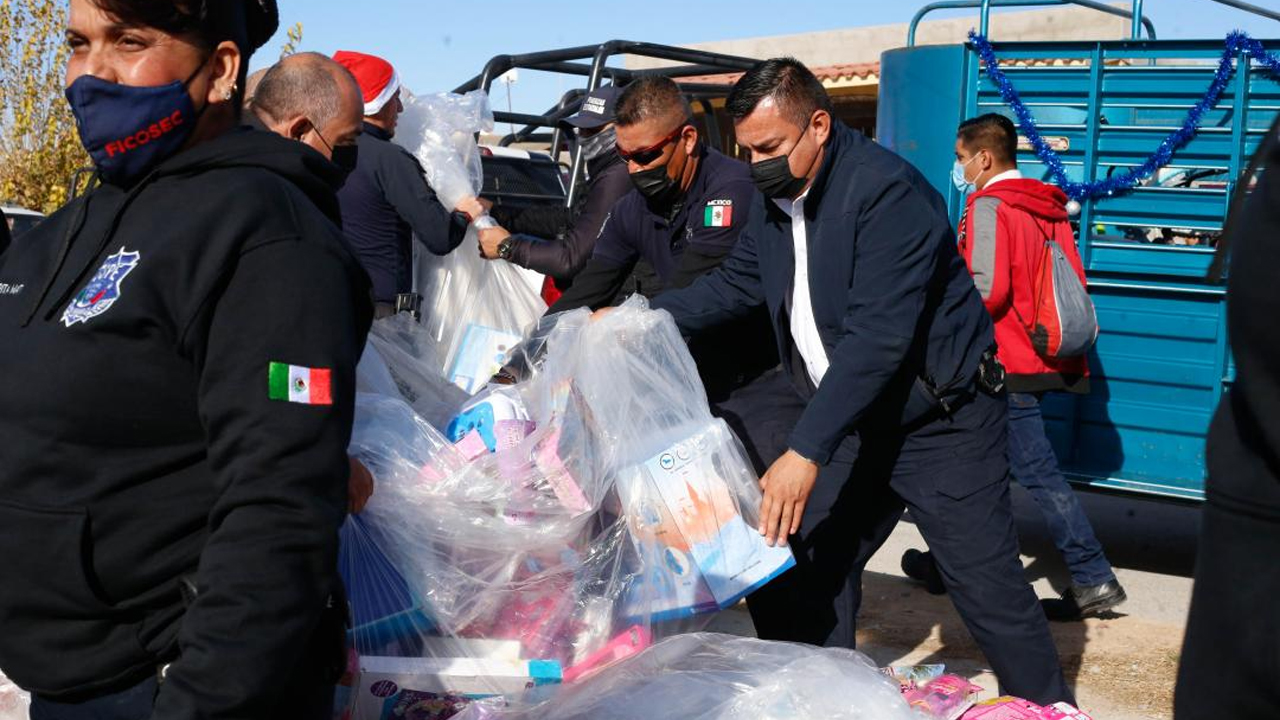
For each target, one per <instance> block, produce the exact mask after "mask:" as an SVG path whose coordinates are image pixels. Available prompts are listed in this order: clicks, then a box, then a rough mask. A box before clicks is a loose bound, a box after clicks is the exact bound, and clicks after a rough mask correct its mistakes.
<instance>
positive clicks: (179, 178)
mask: <svg viewBox="0 0 1280 720" xmlns="http://www.w3.org/2000/svg"><path fill="white" fill-rule="evenodd" d="M276 24H277V19H276V12H275V4H274V2H273V1H272V0H175V1H174V2H165V3H157V2H148V1H145V0H71V4H70V14H69V20H68V27H67V37H68V42H69V44H70V46H71V58H70V61H69V63H68V67H67V85H68V88H67V96H68V100H69V101H70V103H71V105H72V108H73V110H74V112H75V115H76V118H77V121H78V123H79V129H80V135H81V138H82V139H83V141H84V144H85V146H86V148H87V149H88V150H89V152H90V154H91V156H92V157H93V159H94V162H95V163H96V165H97V167H98V171H99V176H100V178H101V181H102V182H101V184H100V185H99V187H98V188H96V189H95V190H94V191H93V192H91V193H89V194H87V195H86V196H84V197H81V198H79V199H77V200H76V201H75V202H73V203H71V204H70V205H68V206H67V207H65V208H63V209H62V210H60V211H58V212H57V213H55V214H54V215H53V216H51V217H50V218H49V219H48V220H46V221H45V222H44V223H42V224H41V225H40V226H39V227H38V228H36V229H35V230H33V231H32V233H31V236H30V237H29V238H26V239H28V240H30V242H23V243H21V244H20V245H19V246H17V247H14V248H12V249H11V250H10V251H9V252H8V253H6V254H5V255H4V256H3V257H2V258H0V285H3V286H4V287H9V288H12V289H13V290H12V291H11V292H8V293H4V294H0V347H3V348H5V352H4V353H2V354H0V377H4V378H5V382H4V383H0V457H2V458H3V459H4V462H3V464H0V557H3V558H5V561H4V562H3V563H0V587H3V588H4V592H2V593H0V627H3V628H4V633H3V634H0V671H3V672H4V673H5V674H6V675H8V676H9V677H10V678H11V679H13V680H14V681H15V682H17V683H18V684H19V685H21V686H22V687H24V688H26V689H28V690H30V691H31V692H32V694H33V696H34V699H33V705H32V709H31V713H32V717H33V718H37V719H40V718H54V719H58V720H63V719H79V718H95V719H107V720H126V719H132V718H149V717H166V718H168V717H201V718H232V717H234V718H282V717H289V718H320V717H327V711H328V707H327V706H329V705H330V704H331V700H332V680H333V677H334V675H333V671H335V670H337V669H340V667H341V664H342V651H341V641H342V629H341V628H342V624H341V619H340V617H339V616H338V615H337V613H338V608H339V607H340V605H341V603H340V601H337V600H336V599H337V598H338V597H339V595H338V593H337V589H338V580H337V575H336V572H335V566H336V555H337V529H338V527H339V525H340V523H341V522H342V519H343V513H344V510H345V508H346V504H347V496H346V480H347V473H348V465H347V459H346V456H345V449H346V445H347V442H348V440H349V434H350V429H351V419H352V406H353V394H354V393H353V388H354V369H355V365H356V362H357V360H358V358H359V354H360V351H361V348H362V347H363V342H364V335H365V332H366V331H367V329H368V324H369V318H370V316H371V313H372V308H371V307H370V305H369V301H368V290H367V281H366V280H365V279H364V278H363V274H362V273H361V271H360V269H359V267H358V266H357V265H356V263H355V261H354V260H353V259H352V258H351V257H350V255H349V254H348V253H347V251H346V250H345V248H344V244H343V242H342V238H341V235H340V232H339V231H338V229H337V226H336V225H335V224H334V222H333V221H334V219H335V218H336V217H337V214H336V202H335V199H334V194H333V184H332V183H333V181H334V180H335V179H336V178H335V175H336V170H335V169H334V167H333V165H332V164H331V163H329V162H327V161H325V160H324V158H323V157H321V156H320V155H318V154H317V153H314V152H312V151H310V150H308V149H306V148H305V147H303V146H302V145H301V144H300V143H296V142H292V141H289V140H286V139H284V138H280V137H276V136H273V135H270V134H267V133H259V132H247V131H246V132H239V131H236V130H235V128H236V127H237V125H238V111H239V108H240V104H241V103H240V98H239V97H238V96H239V87H240V86H242V85H243V77H244V68H245V66H246V64H247V62H248V56H249V53H250V52H252V50H253V49H255V48H257V47H258V46H260V45H261V44H262V43H263V42H265V41H266V40H267V39H268V38H269V37H270V36H271V34H272V32H273V31H274V29H275V27H276ZM317 288H323V292H316V289H317Z"/></svg>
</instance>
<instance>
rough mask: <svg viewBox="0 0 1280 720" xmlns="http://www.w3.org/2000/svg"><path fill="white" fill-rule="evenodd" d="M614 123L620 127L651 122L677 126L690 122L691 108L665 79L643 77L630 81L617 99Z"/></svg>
mask: <svg viewBox="0 0 1280 720" xmlns="http://www.w3.org/2000/svg"><path fill="white" fill-rule="evenodd" d="M617 116H618V117H617V123H618V124H619V125H621V126H623V127H627V126H630V125H635V124H636V123H641V122H644V121H646V120H652V119H654V118H661V119H667V118H670V119H671V120H674V121H678V122H689V121H690V120H692V119H693V108H691V107H689V101H688V100H687V99H686V98H685V96H684V93H682V92H680V86H679V85H676V83H675V81H674V80H672V79H671V78H669V77H663V76H661V75H647V76H645V77H642V78H640V79H638V80H635V81H633V82H632V83H630V84H629V85H627V87H626V88H624V89H623V91H622V95H620V96H619V97H618V106H617Z"/></svg>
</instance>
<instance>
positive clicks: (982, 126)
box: [956, 113, 1018, 165]
mask: <svg viewBox="0 0 1280 720" xmlns="http://www.w3.org/2000/svg"><path fill="white" fill-rule="evenodd" d="M956 137H957V138H959V139H960V142H962V143H964V146H965V147H966V148H968V149H969V150H972V151H974V152H976V151H978V150H986V151H987V152H989V153H991V154H992V155H993V156H994V157H995V159H996V160H999V161H1001V162H1006V163H1013V164H1014V165H1017V164H1018V129H1017V128H1015V127H1014V126H1013V121H1012V120H1010V119H1009V118H1007V117H1005V116H1004V115H1001V114H999V113H987V114H986V115H979V116H978V117H975V118H969V119H968V120H965V121H964V122H962V123H960V129H959V130H957V131H956Z"/></svg>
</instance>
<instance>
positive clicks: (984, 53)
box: [969, 30, 1280, 201]
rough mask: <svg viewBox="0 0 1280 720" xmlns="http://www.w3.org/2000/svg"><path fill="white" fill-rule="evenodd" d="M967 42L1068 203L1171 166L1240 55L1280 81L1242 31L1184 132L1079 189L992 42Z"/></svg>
mask: <svg viewBox="0 0 1280 720" xmlns="http://www.w3.org/2000/svg"><path fill="white" fill-rule="evenodd" d="M969 42H971V43H972V44H973V46H974V48H975V49H976V50H977V51H978V56H979V57H980V58H982V64H983V65H985V66H986V68H987V74H988V75H989V76H990V77H991V81H992V82H994V83H995V84H996V87H997V88H999V90H1000V96H1001V97H1002V98H1004V101H1005V102H1006V103H1008V105H1009V107H1011V108H1013V112H1014V114H1015V115H1017V117H1018V126H1019V127H1020V128H1021V130H1022V134H1023V135H1024V136H1026V138H1027V140H1029V141H1030V142H1031V146H1032V147H1033V148H1034V149H1035V151H1036V155H1037V156H1038V157H1039V158H1040V161H1041V162H1043V163H1044V164H1045V166H1046V167H1048V168H1049V172H1050V173H1051V174H1052V175H1053V179H1054V181H1055V182H1056V183H1057V185H1058V186H1059V187H1061V188H1062V191H1063V192H1065V193H1066V194H1067V197H1070V198H1071V199H1073V200H1077V201H1080V200H1086V199H1090V198H1096V197H1101V196H1105V195H1114V194H1116V193H1117V192H1124V191H1126V190H1130V189H1132V188H1134V187H1136V186H1137V185H1138V183H1140V182H1141V181H1142V180H1144V179H1146V178H1148V177H1150V176H1151V175H1152V174H1153V173H1155V171H1156V170H1159V169H1160V168H1162V167H1164V166H1165V165H1167V164H1169V161H1170V160H1171V159H1172V158H1173V153H1174V152H1175V151H1177V149H1178V148H1180V147H1182V146H1183V145H1185V144H1186V143H1187V142H1188V141H1189V140H1191V138H1193V137H1195V135H1196V133H1197V132H1198V131H1199V130H1200V122H1201V120H1203V118H1204V114H1205V113H1206V112H1208V111H1210V110H1212V109H1213V108H1214V107H1215V106H1216V105H1217V104H1218V100H1219V99H1220V98H1221V97H1222V91H1223V90H1225V89H1226V87H1227V82H1228V81H1230V80H1231V75H1232V73H1234V72H1235V65H1234V64H1233V63H1232V59H1233V58H1234V57H1235V56H1236V55H1238V54H1239V53H1240V52H1241V51H1243V52H1245V53H1247V54H1248V55H1250V56H1252V57H1253V58H1254V59H1256V60H1258V61H1259V62H1261V63H1262V64H1263V65H1265V66H1267V67H1268V68H1270V69H1271V72H1273V73H1275V74H1276V76H1277V77H1280V57H1276V56H1275V55H1273V54H1271V53H1269V52H1267V50H1266V48H1264V47H1262V43H1260V42H1258V41H1257V40H1254V39H1253V38H1251V37H1249V36H1248V35H1246V34H1245V33H1242V32H1240V31H1238V30H1237V31H1235V32H1233V33H1231V34H1230V35H1227V40H1226V48H1225V49H1224V50H1223V52H1222V59H1221V60H1220V61H1219V62H1218V69H1217V70H1216V71H1215V72H1214V74H1213V82H1212V83H1210V84H1209V89H1208V90H1207V91H1205V94H1204V97H1203V98H1201V99H1200V101H1199V102H1197V103H1196V104H1195V105H1194V106H1192V108H1191V109H1190V110H1189V111H1187V117H1186V119H1184V120H1183V121H1182V127H1180V128H1178V129H1177V130H1175V131H1174V132H1173V133H1171V134H1170V135H1169V136H1168V137H1166V138H1165V139H1164V140H1163V141H1162V142H1161V143H1160V147H1159V148H1157V149H1156V151H1155V152H1154V153H1152V154H1151V157H1149V158H1147V160H1146V161H1145V162H1143V163H1142V164H1141V165H1140V166H1138V167H1136V168H1129V169H1128V170H1126V171H1124V172H1122V173H1118V174H1116V175H1114V176H1112V177H1108V178H1104V179H1102V180H1095V181H1093V182H1087V183H1078V182H1073V181H1071V180H1069V179H1067V172H1066V168H1065V167H1063V165H1062V159H1061V158H1059V157H1058V153H1057V152H1055V151H1054V150H1053V148H1051V147H1049V144H1048V143H1046V142H1045V140H1044V138H1043V137H1041V135H1040V131H1039V129H1038V128H1037V127H1036V120H1035V117H1034V116H1033V115H1032V114H1031V111H1030V110H1029V109H1028V108H1027V106H1026V105H1024V104H1023V103H1022V98H1021V97H1020V96H1019V95H1018V91H1017V90H1016V89H1015V88H1014V87H1013V84H1012V83H1010V82H1009V78H1008V77H1007V76H1006V75H1005V74H1004V71H1003V70H1001V69H1000V61H999V60H998V59H996V53H995V50H993V49H992V47H991V43H990V41H988V40H987V38H986V37H985V36H983V35H979V34H977V33H976V32H973V31H970V32H969ZM1246 60H1247V58H1246Z"/></svg>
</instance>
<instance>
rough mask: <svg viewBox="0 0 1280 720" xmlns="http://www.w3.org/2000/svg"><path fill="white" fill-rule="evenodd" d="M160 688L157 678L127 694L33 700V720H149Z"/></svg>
mask: <svg viewBox="0 0 1280 720" xmlns="http://www.w3.org/2000/svg"><path fill="white" fill-rule="evenodd" d="M158 688H159V685H158V684H157V681H156V677H155V676H154V675H153V676H151V677H149V678H147V679H146V680H144V681H142V682H141V683H139V684H137V685H135V686H134V687H131V688H129V689H127V690H121V691H119V692H115V693H111V694H109V695H104V696H102V697H98V698H94V699H92V700H84V701H81V702H75V703H69V702H54V701H52V700H44V699H42V698H40V697H33V698H31V710H30V717H31V720H147V718H150V717H151V709H152V707H154V706H155V703H156V691H157V689H158Z"/></svg>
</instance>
